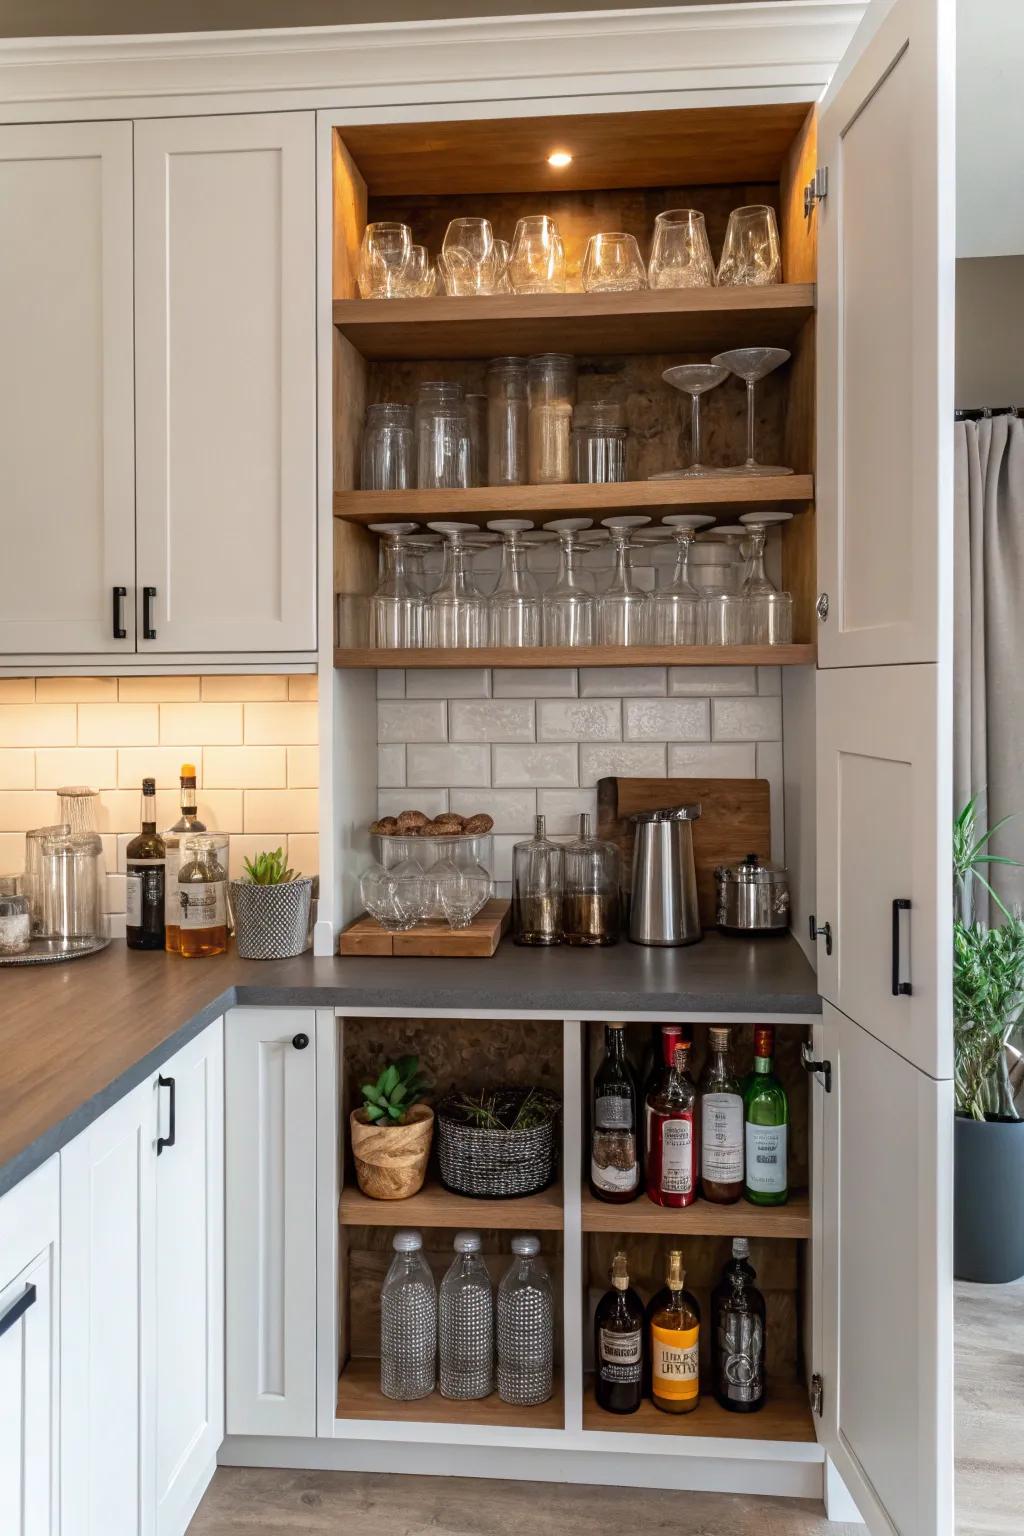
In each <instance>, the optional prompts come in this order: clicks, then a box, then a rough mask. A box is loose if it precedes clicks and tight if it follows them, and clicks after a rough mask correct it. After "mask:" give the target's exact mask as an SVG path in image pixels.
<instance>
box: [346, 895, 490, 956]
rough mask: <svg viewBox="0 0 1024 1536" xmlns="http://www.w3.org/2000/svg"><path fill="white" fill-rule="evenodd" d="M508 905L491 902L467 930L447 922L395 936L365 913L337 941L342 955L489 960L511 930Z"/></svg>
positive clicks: (395, 934) (422, 924) (428, 925)
mask: <svg viewBox="0 0 1024 1536" xmlns="http://www.w3.org/2000/svg"><path fill="white" fill-rule="evenodd" d="M508 918H509V903H508V902H507V901H504V900H499V899H497V898H492V899H491V900H490V901H489V902H488V903H487V905H486V906H485V907H484V908H483V909H482V910H481V911H480V912H478V913H477V915H476V917H475V918H474V919H473V921H472V922H471V923H470V925H469V927H468V928H449V926H448V924H447V923H446V922H443V921H442V922H430V923H417V925H416V927H415V928H408V929H406V930H405V932H403V933H396V932H394V931H393V930H391V929H389V928H382V927H381V926H380V924H379V923H378V922H377V921H376V920H375V919H374V918H372V917H369V916H368V915H367V914H366V913H365V912H364V913H363V915H362V917H357V918H356V920H355V922H354V923H349V925H348V927H347V928H345V929H343V930H342V932H341V935H340V936H339V938H338V953H339V955H419V956H424V955H441V956H447V957H448V958H453V957H458V958H460V959H461V958H465V957H471V958H476V959H484V960H487V959H489V958H490V956H491V955H493V954H494V951H495V950H496V949H497V947H498V945H499V944H500V943H501V936H502V934H503V933H504V932H505V929H506V928H507V927H508Z"/></svg>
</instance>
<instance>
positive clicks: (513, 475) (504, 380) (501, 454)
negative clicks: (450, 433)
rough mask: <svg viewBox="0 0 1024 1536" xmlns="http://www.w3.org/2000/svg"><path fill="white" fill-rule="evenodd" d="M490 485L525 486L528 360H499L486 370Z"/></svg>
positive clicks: (528, 405) (514, 358) (520, 358)
mask: <svg viewBox="0 0 1024 1536" xmlns="http://www.w3.org/2000/svg"><path fill="white" fill-rule="evenodd" d="M487 401H488V404H487V483H488V484H489V485H525V484H526V481H527V477H528V475H529V465H528V463H527V454H528V448H527V443H528V431H529V417H530V399H529V389H528V385H527V366H526V359H525V357H496V358H495V359H494V361H493V362H491V363H489V364H488V367H487Z"/></svg>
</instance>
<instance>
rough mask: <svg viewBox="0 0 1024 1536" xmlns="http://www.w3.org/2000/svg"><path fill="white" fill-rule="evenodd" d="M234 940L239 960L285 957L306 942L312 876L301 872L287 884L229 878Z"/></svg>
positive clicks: (299, 950)
mask: <svg viewBox="0 0 1024 1536" xmlns="http://www.w3.org/2000/svg"><path fill="white" fill-rule="evenodd" d="M229 889H230V893H231V910H232V912H233V913H234V917H235V944H236V947H237V949H238V954H239V957H240V958H241V959H242V960H286V959H287V958H288V956H289V955H301V954H302V951H303V950H304V949H305V948H306V945H307V944H308V942H309V911H310V903H311V901H312V896H313V880H312V877H311V876H310V875H303V876H301V877H300V878H299V879H298V880H289V881H288V883H287V884H286V885H253V884H252V883H251V882H250V881H248V880H232V881H230V882H229Z"/></svg>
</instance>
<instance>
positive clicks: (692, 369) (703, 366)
mask: <svg viewBox="0 0 1024 1536" xmlns="http://www.w3.org/2000/svg"><path fill="white" fill-rule="evenodd" d="M728 377H729V370H728V368H723V367H722V366H721V364H720V363H678V364H677V365H676V367H674V368H666V369H665V372H664V373H663V374H662V378H663V379H664V380H665V383H666V384H671V386H672V388H673V389H679V390H682V391H683V393H684V394H687V395H689V397H690V463H689V465H688V467H687V468H686V469H668V470H663V471H662V472H661V474H659V475H650V476H649V477H648V478H649V479H651V480H699V479H703V478H704V477H705V476H707V475H720V474H722V473H723V471H722V470H720V469H711V468H710V467H709V466H708V465H707V464H704V463H702V462H701V455H702V454H703V451H704V448H703V443H702V440H701V416H700V397H701V395H704V394H706V393H707V391H708V390H709V389H717V387H718V385H719V384H721V383H722V382H723V380H724V379H727V378H728Z"/></svg>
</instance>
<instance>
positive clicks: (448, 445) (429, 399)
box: [415, 379, 470, 491]
mask: <svg viewBox="0 0 1024 1536" xmlns="http://www.w3.org/2000/svg"><path fill="white" fill-rule="evenodd" d="M415 430H416V484H417V486H418V487H419V489H420V490H421V491H423V490H430V489H440V488H445V489H448V490H452V489H460V490H465V489H466V488H467V487H468V485H469V463H470V440H469V417H468V414H467V412H466V398H465V395H464V393H463V389H462V385H461V384H459V383H457V382H452V381H450V380H446V379H425V380H424V381H423V382H422V383H421V384H420V386H419V389H418V390H417V392H416V414H415Z"/></svg>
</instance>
